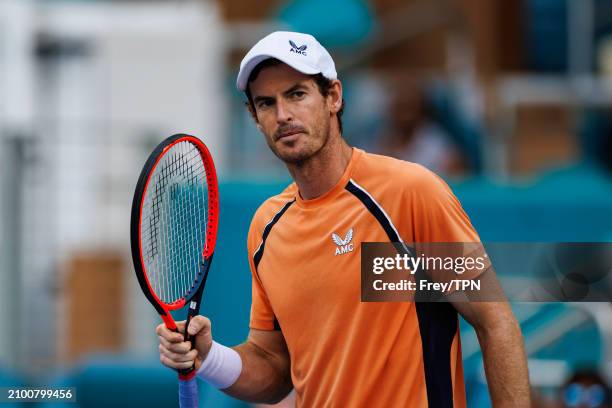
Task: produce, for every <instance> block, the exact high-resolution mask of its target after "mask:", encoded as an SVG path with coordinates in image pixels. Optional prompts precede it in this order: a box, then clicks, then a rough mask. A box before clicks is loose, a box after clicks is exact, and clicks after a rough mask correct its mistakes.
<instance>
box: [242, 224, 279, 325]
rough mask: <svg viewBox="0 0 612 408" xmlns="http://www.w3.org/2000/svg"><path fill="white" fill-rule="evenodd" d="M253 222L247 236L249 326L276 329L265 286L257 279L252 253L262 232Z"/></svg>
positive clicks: (255, 249)
mask: <svg viewBox="0 0 612 408" xmlns="http://www.w3.org/2000/svg"><path fill="white" fill-rule="evenodd" d="M254 224H255V222H253V223H251V228H250V229H249V236H248V239H247V249H248V256H249V268H250V270H251V276H252V289H251V296H252V298H251V318H250V322H249V327H250V328H251V329H258V330H276V327H275V326H276V324H275V323H276V317H275V315H274V311H273V310H272V306H271V304H270V300H269V299H268V295H267V294H266V291H265V288H264V286H263V284H262V282H261V280H260V279H259V275H258V274H257V269H256V268H255V262H254V255H255V252H256V251H257V248H258V246H259V244H260V242H261V239H262V236H261V235H262V234H257V232H256V231H255V229H256V228H255V227H254ZM258 241H259V242H258Z"/></svg>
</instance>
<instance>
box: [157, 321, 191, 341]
mask: <svg viewBox="0 0 612 408" xmlns="http://www.w3.org/2000/svg"><path fill="white" fill-rule="evenodd" d="M155 333H157V335H158V337H163V338H164V339H166V340H168V341H170V342H172V343H177V342H182V341H184V338H183V335H181V334H179V333H177V332H174V331H172V330H170V329H168V328H167V327H166V326H165V325H164V324H160V325H159V326H157V327H156V329H155Z"/></svg>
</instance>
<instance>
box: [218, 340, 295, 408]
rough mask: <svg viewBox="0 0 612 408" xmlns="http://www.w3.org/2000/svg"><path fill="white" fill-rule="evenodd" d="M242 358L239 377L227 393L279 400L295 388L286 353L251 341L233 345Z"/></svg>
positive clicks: (257, 399) (263, 400) (255, 399)
mask: <svg viewBox="0 0 612 408" xmlns="http://www.w3.org/2000/svg"><path fill="white" fill-rule="evenodd" d="M233 349H234V350H236V351H237V352H238V354H239V355H240V358H241V359H242V371H241V373H240V376H239V377H238V380H237V381H236V382H235V383H234V384H233V385H231V386H230V387H229V388H226V389H224V390H222V391H223V392H225V393H226V394H228V395H230V396H232V397H235V398H238V399H241V400H244V401H249V402H260V403H268V404H270V403H276V402H278V401H280V400H282V399H283V398H284V397H285V396H286V395H287V394H288V393H289V392H290V391H291V389H292V388H293V385H292V383H291V376H290V370H289V362H288V359H287V358H286V357H285V356H282V355H277V354H272V353H269V352H266V351H265V350H264V349H263V348H261V347H259V346H257V345H256V344H255V343H253V342H251V341H247V342H246V343H243V344H241V345H239V346H236V347H233Z"/></svg>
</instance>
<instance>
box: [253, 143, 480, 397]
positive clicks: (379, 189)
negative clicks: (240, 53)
mask: <svg viewBox="0 0 612 408" xmlns="http://www.w3.org/2000/svg"><path fill="white" fill-rule="evenodd" d="M349 231H352V234H349V233H348V232H349ZM332 234H336V235H337V236H338V237H337V238H340V239H341V240H342V241H349V239H348V238H351V239H350V243H352V244H353V245H352V250H350V251H347V250H346V249H345V252H344V253H342V251H337V249H338V248H339V245H337V244H336V242H335V241H334V239H332ZM349 235H352V237H350V236H349ZM399 240H402V241H404V242H478V241H479V238H478V235H477V234H476V232H475V231H474V228H473V227H472V225H471V223H470V221H469V219H468V217H467V215H466V214H465V212H464V211H463V210H462V208H461V205H460V204H459V202H458V201H457V199H456V198H455V196H454V195H453V194H452V192H451V190H450V189H449V187H448V186H447V185H446V184H445V183H444V182H443V181H442V180H441V179H440V178H439V177H438V176H436V175H435V174H433V173H432V172H430V171H429V170H427V169H425V168H424V167H422V166H420V165H417V164H414V163H408V162H404V161H400V160H396V159H392V158H390V157H385V156H379V155H374V154H369V153H366V152H364V151H362V150H359V149H353V154H352V157H351V160H350V162H349V164H348V166H347V168H346V170H345V172H344V174H343V175H342V177H341V179H340V180H339V181H338V183H337V184H336V185H335V186H334V187H333V188H332V189H331V190H330V191H328V192H327V193H325V194H324V195H322V196H320V197H318V198H316V199H313V200H303V199H301V198H300V195H299V193H298V189H297V186H296V185H295V183H294V184H291V185H289V186H288V187H287V188H286V189H285V190H284V191H283V192H282V193H281V194H279V195H277V196H274V197H271V198H270V199H268V200H267V201H266V202H264V203H263V204H262V205H261V207H260V208H259V209H258V210H257V212H256V213H255V215H254V217H253V221H252V223H251V227H250V230H249V235H248V251H249V262H250V267H251V272H252V275H253V299H252V305H251V320H250V327H251V328H253V329H259V330H279V329H280V330H281V331H282V334H283V336H284V338H285V341H286V343H287V347H288V349H289V354H290V356H291V378H292V381H293V385H294V387H295V390H296V395H297V406H298V407H317V408H318V407H415V408H416V407H418V408H422V407H428V406H429V407H436V408H438V407H465V405H466V402H465V386H464V381H463V368H462V361H461V343H460V340H459V331H458V316H457V313H456V311H455V309H454V308H453V307H452V305H450V304H449V303H415V302H404V303H401V302H395V303H391V302H386V303H365V302H364V303H362V302H361V301H360V284H361V283H360V282H361V281H360V243H361V242H389V241H399ZM349 248H350V247H349ZM338 252H339V253H338Z"/></svg>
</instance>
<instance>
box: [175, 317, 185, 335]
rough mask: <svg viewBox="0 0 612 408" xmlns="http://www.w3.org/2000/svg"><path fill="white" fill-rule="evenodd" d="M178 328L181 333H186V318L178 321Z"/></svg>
mask: <svg viewBox="0 0 612 408" xmlns="http://www.w3.org/2000/svg"><path fill="white" fill-rule="evenodd" d="M176 328H177V329H178V331H179V333H185V320H181V321H180V322H176Z"/></svg>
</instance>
